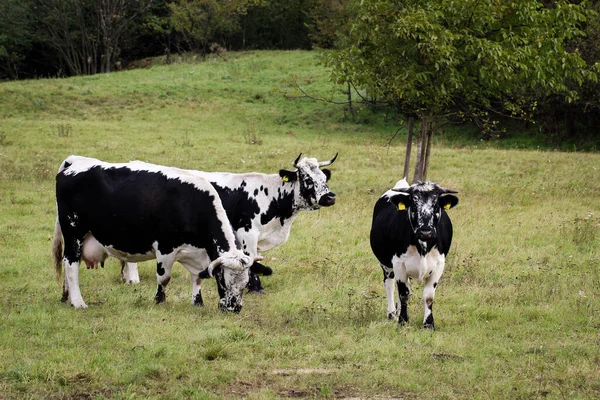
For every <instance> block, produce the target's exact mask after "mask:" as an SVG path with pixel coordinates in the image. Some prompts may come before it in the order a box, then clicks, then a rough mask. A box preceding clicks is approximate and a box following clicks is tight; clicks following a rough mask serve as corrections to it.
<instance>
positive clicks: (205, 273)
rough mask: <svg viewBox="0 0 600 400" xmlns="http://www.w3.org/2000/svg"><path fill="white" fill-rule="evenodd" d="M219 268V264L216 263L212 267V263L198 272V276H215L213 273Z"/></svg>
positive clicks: (205, 277) (203, 277) (217, 271)
mask: <svg viewBox="0 0 600 400" xmlns="http://www.w3.org/2000/svg"><path fill="white" fill-rule="evenodd" d="M220 269H221V264H217V265H216V266H214V267H213V266H212V265H210V266H209V267H208V268H206V269H205V270H204V271H202V272H200V273H199V274H198V278H200V279H208V278H212V277H214V276H215V274H218V273H219V271H220Z"/></svg>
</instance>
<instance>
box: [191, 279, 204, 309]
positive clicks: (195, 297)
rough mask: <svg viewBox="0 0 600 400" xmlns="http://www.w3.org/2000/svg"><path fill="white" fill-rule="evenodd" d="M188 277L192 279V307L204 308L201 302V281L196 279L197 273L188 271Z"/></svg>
mask: <svg viewBox="0 0 600 400" xmlns="http://www.w3.org/2000/svg"><path fill="white" fill-rule="evenodd" d="M190 277H191V278H192V305H193V306H199V307H203V306H204V301H203V300H202V291H201V288H200V286H201V284H202V279H200V278H199V277H198V273H195V272H192V271H190Z"/></svg>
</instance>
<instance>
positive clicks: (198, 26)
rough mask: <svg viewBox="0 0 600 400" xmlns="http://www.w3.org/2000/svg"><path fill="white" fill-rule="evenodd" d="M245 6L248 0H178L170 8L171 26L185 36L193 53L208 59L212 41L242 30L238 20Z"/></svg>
mask: <svg viewBox="0 0 600 400" xmlns="http://www.w3.org/2000/svg"><path fill="white" fill-rule="evenodd" d="M242 2H244V0H242V1H241V2H238V1H219V0H175V1H174V2H173V3H170V4H169V5H168V6H169V9H170V11H171V17H170V23H171V25H172V26H173V29H175V30H176V31H178V32H181V33H182V34H183V35H184V37H185V38H186V41H187V43H188V45H189V48H190V49H192V50H195V49H201V50H202V55H203V56H204V55H205V54H206V53H207V52H208V47H209V44H210V41H211V40H214V38H215V37H216V36H217V35H229V34H231V33H232V32H234V31H236V30H237V29H239V25H238V21H237V18H236V17H237V11H238V5H240V3H242ZM240 6H241V5H240ZM196 43H199V46H197V45H196Z"/></svg>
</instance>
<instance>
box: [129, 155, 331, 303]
mask: <svg viewBox="0 0 600 400" xmlns="http://www.w3.org/2000/svg"><path fill="white" fill-rule="evenodd" d="M301 156H302V154H300V155H299V156H298V157H297V158H296V160H295V161H294V162H293V163H292V165H293V167H294V168H295V170H293V171H287V170H283V169H282V170H280V171H279V174H261V173H255V172H251V173H242V174H233V173H227V172H204V171H195V170H188V172H189V173H191V174H193V175H195V176H199V177H202V178H204V179H206V180H208V181H209V182H210V183H211V184H212V185H213V186H214V187H215V189H216V190H217V192H218V193H219V196H220V197H221V201H222V202H223V207H224V208H225V211H226V212H227V217H228V218H229V220H230V221H231V225H232V226H233V230H234V232H235V235H236V237H237V239H238V241H239V242H240V244H241V246H242V250H243V251H244V252H245V253H246V254H249V255H250V257H253V258H257V257H260V253H261V252H263V251H267V250H270V249H272V248H274V247H277V246H280V245H282V244H284V243H285V242H286V241H287V239H288V237H289V235H290V229H291V228H292V223H293V222H294V220H295V219H296V217H297V216H298V213H299V212H300V211H303V210H317V209H319V208H321V207H329V206H332V205H334V204H335V199H336V196H335V194H334V193H332V192H331V190H330V189H329V187H328V186H327V181H328V180H329V179H330V178H331V171H330V170H329V169H321V168H323V167H325V166H328V165H330V164H332V163H333V162H334V161H335V159H336V158H337V154H336V155H335V156H334V157H333V158H332V159H330V160H328V161H321V162H319V161H317V159H315V158H307V157H304V158H303V159H302V160H300V157H301ZM125 268H127V267H125ZM271 272H272V270H271V268H269V267H266V266H264V265H262V264H260V263H258V262H255V263H254V264H253V265H252V268H251V269H250V282H249V284H248V289H249V290H250V291H254V292H261V291H262V286H261V283H260V279H259V277H258V273H262V274H263V275H270V274H271ZM124 273H126V274H127V273H128V272H127V270H125V272H124ZM128 275H129V276H131V277H133V278H134V279H135V277H137V273H131V272H129V273H128ZM137 280H138V281H139V277H138V278H137Z"/></svg>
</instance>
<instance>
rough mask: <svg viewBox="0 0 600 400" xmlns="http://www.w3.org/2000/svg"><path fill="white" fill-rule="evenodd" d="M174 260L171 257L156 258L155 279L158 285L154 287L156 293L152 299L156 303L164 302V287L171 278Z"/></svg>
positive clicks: (165, 297)
mask: <svg viewBox="0 0 600 400" xmlns="http://www.w3.org/2000/svg"><path fill="white" fill-rule="evenodd" d="M174 263H175V260H174V259H173V258H171V257H160V256H159V257H157V258H156V280H157V281H158V286H157V288H156V294H155V295H154V301H156V304H160V303H164V302H165V301H166V299H167V296H166V294H165V289H166V288H167V285H168V284H169V281H170V280H171V271H172V269H173V264H174Z"/></svg>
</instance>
